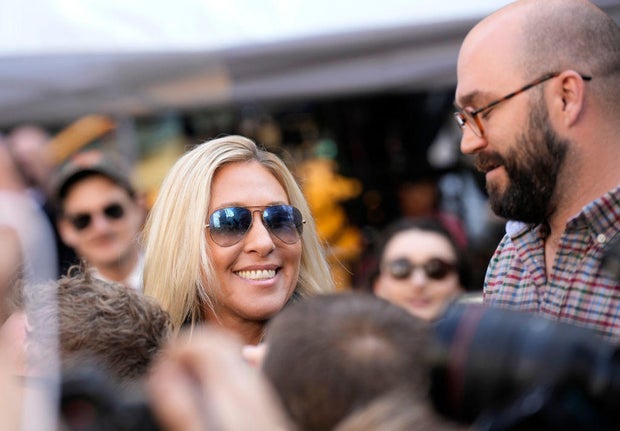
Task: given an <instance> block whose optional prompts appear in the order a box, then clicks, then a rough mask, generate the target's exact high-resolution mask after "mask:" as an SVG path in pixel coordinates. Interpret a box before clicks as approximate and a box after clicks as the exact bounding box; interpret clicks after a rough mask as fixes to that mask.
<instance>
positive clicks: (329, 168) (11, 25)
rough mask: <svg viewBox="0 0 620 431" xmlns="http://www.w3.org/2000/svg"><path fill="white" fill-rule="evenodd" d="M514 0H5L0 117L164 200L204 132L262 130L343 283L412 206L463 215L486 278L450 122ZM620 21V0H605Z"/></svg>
mask: <svg viewBox="0 0 620 431" xmlns="http://www.w3.org/2000/svg"><path fill="white" fill-rule="evenodd" d="M507 3H509V1H506V0H478V1H475V0H472V1H468V2H463V1H452V0H443V1H430V0H383V1H380V2H370V1H359V0H356V1H350V0H347V1H338V2H335V1H324V0H313V1H307V0H289V1H284V0H262V1H254V0H238V1H233V0H229V1H226V2H222V1H211V0H177V1H175V2H163V1H159V0H155V1H153V0H149V1H146V0H133V1H125V0H22V1H19V2H18V1H15V0H0V131H2V133H3V134H6V135H8V134H10V132H11V130H13V129H15V128H16V127H19V126H20V125H24V124H35V125H37V126H39V127H42V128H44V129H45V130H46V131H47V132H48V133H49V135H50V141H49V142H48V144H47V151H48V153H49V154H51V155H52V157H51V158H52V160H53V163H54V164H56V165H60V164H61V163H62V162H63V161H65V160H66V159H67V158H69V157H70V156H71V154H73V153H75V152H77V151H79V150H81V149H84V148H87V147H91V146H95V147H96V146H104V147H113V148H114V149H115V150H116V151H119V152H120V153H121V154H122V155H123V156H124V157H125V158H126V159H127V160H128V161H130V162H131V163H132V164H133V166H134V167H135V177H136V181H137V183H138V185H139V187H140V188H141V189H142V191H144V193H146V196H147V198H148V201H149V202H150V203H152V202H153V201H154V199H155V197H156V195H157V188H158V186H159V183H160V181H161V180H162V178H163V176H164V175H165V173H166V172H167V169H168V168H169V167H170V166H171V164H172V163H174V161H175V160H176V158H177V157H178V156H179V155H180V154H181V153H183V152H184V151H185V150H186V149H188V148H190V147H191V146H192V145H195V144H198V143H200V142H202V141H204V140H206V139H210V138H214V137H217V136H220V135H223V134H233V133H239V134H243V135H246V136H248V137H251V138H253V139H255V140H257V141H258V142H260V143H261V144H263V145H264V146H266V147H267V148H268V149H270V150H272V151H274V152H277V153H278V154H280V155H281V156H282V157H283V158H284V159H285V160H286V161H287V162H288V163H289V164H290V166H291V168H293V169H294V170H295V172H296V173H297V175H298V177H299V178H300V181H301V182H302V185H303V188H304V191H305V192H306V195H307V196H308V199H309V201H310V204H311V206H312V208H313V211H314V215H315V217H316V219H317V222H318V227H319V233H320V234H321V236H322V237H323V239H324V240H325V241H326V243H327V244H329V245H330V253H331V256H332V259H333V263H334V271H335V274H336V275H337V277H338V278H339V282H340V286H342V287H343V288H347V287H350V286H353V285H355V284H356V283H357V282H358V280H359V279H360V278H362V277H363V276H364V270H365V267H366V255H367V254H368V252H369V250H372V245H373V244H374V241H375V239H376V236H377V232H379V231H380V229H381V228H382V227H384V226H385V225H386V224H388V223H389V222H391V221H393V220H395V219H396V218H398V217H401V216H414V215H419V214H427V213H429V212H441V213H443V214H446V215H449V216H451V217H453V218H455V219H456V220H457V221H458V223H459V225H460V227H459V229H461V231H462V232H461V233H462V234H463V241H464V244H465V245H466V246H467V248H468V249H469V250H470V251H471V255H472V258H473V262H474V267H475V268H474V269H475V270H477V274H476V275H477V277H478V278H477V279H478V280H479V283H480V287H481V283H482V281H481V280H482V276H483V272H484V269H485V268H486V262H487V261H488V258H489V256H490V254H491V252H492V250H493V249H494V248H495V246H496V244H497V241H498V240H499V238H500V236H501V234H502V232H503V222H502V220H497V219H496V218H495V217H494V216H493V215H492V214H491V213H490V212H489V210H488V208H487V206H486V197H485V192H484V186H483V179H482V178H480V177H479V176H478V175H477V174H476V173H475V172H474V171H473V169H472V168H471V166H470V165H469V163H468V161H467V160H466V159H464V158H463V157H461V155H460V152H459V132H458V130H456V127H455V126H454V125H453V124H452V123H453V121H452V119H451V113H452V101H453V95H454V87H455V84H456V70H455V69H456V59H457V53H458V48H459V46H460V43H461V41H462V39H463V37H464V35H465V34H466V32H467V31H468V30H469V29H470V28H471V26H472V25H473V24H475V22H477V21H478V20H479V19H480V18H481V17H482V16H484V15H486V14H488V13H489V12H491V11H493V10H495V9H497V8H499V7H501V6H503V5H505V4H507ZM595 3H597V4H598V5H600V6H601V7H602V8H603V9H605V10H606V11H607V12H608V13H609V14H611V15H612V16H614V17H615V18H616V20H617V21H619V22H620V1H618V0H595Z"/></svg>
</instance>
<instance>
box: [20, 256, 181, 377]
mask: <svg viewBox="0 0 620 431" xmlns="http://www.w3.org/2000/svg"><path fill="white" fill-rule="evenodd" d="M71 271H72V274H71V275H70V276H65V277H62V278H61V279H60V280H58V282H55V283H48V284H44V285H41V286H37V289H36V290H35V289H25V290H24V305H25V307H26V314H27V321H28V344H27V353H28V359H29V360H31V359H32V360H33V361H34V365H35V367H36V368H35V373H38V374H40V373H44V372H45V370H44V369H41V365H44V364H45V360H46V359H45V358H52V357H54V355H56V354H58V355H59V358H60V363H61V369H62V371H63V372H71V371H73V369H74V368H76V367H79V366H81V365H92V366H93V367H96V368H97V369H98V370H99V371H100V372H102V373H104V374H105V375H107V376H108V377H109V378H110V379H112V380H114V381H115V382H117V383H118V384H120V385H123V386H131V385H133V384H134V383H138V382H139V381H140V380H141V379H142V378H143V377H144V375H145V374H146V372H147V370H148V367H149V366H150V364H151V362H152V361H153V359H154V358H155V356H156V355H157V353H158V352H159V350H160V349H161V347H162V346H163V344H164V343H165V341H166V340H167V339H168V337H169V336H170V334H171V330H172V327H171V324H170V319H169V317H168V314H167V313H166V312H165V311H163V310H162V308H161V307H160V306H159V304H157V302H156V301H154V300H153V299H152V298H147V297H145V296H143V295H142V294H141V293H139V292H136V291H135V290H133V289H127V288H126V287H124V286H122V285H120V284H117V283H109V282H106V281H103V280H100V279H97V278H95V277H93V276H92V275H91V274H90V273H89V272H88V271H83V272H75V268H73V269H72V270H71ZM56 350H57V352H56ZM31 355H32V356H31Z"/></svg>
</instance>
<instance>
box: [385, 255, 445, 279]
mask: <svg viewBox="0 0 620 431" xmlns="http://www.w3.org/2000/svg"><path fill="white" fill-rule="evenodd" d="M416 268H422V270H423V271H424V274H425V275H426V276H427V277H428V278H430V279H431V280H442V279H444V278H446V277H447V276H448V275H449V274H451V273H453V272H455V271H456V265H455V264H453V263H450V262H447V261H445V260H443V259H439V258H432V259H429V260H428V261H426V262H424V263H423V264H415V263H413V262H411V261H410V260H409V259H405V258H402V259H395V260H393V261H391V262H387V263H385V264H384V265H383V271H386V272H387V273H388V274H390V276H392V277H393V278H395V279H396V280H404V279H406V278H409V276H411V273H412V272H413V271H414V270H415V269H416Z"/></svg>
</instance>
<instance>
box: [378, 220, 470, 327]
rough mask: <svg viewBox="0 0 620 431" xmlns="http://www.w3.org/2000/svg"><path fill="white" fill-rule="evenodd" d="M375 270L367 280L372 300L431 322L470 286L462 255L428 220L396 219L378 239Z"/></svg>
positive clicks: (441, 229)
mask: <svg viewBox="0 0 620 431" xmlns="http://www.w3.org/2000/svg"><path fill="white" fill-rule="evenodd" d="M381 241H382V242H381V244H380V245H379V248H378V254H377V256H378V262H379V263H378V269H377V270H376V271H375V272H374V276H372V277H371V278H370V280H369V288H370V289H371V290H372V291H373V292H374V294H375V295H377V296H379V297H381V298H384V299H386V300H388V301H391V302H393V303H395V304H397V305H399V306H401V307H403V308H405V309H406V310H408V311H409V312H410V313H411V314H413V315H414V316H417V317H419V318H422V319H425V320H434V319H436V318H437V317H438V316H439V315H440V314H441V313H442V311H443V309H444V308H445V306H446V305H447V304H448V303H449V302H450V301H451V300H453V299H454V298H455V297H457V296H459V295H461V294H463V293H465V291H467V290H468V289H469V287H470V286H469V284H470V282H471V273H470V271H471V269H470V267H469V265H468V263H467V260H466V255H465V252H464V250H462V249H461V248H460V247H459V246H458V245H457V243H456V241H455V239H454V238H453V237H452V236H451V235H450V233H449V232H448V231H447V230H446V229H445V228H444V227H443V225H442V224H441V223H440V222H439V221H437V220H435V219H430V218H413V219H411V218H408V219H402V220H399V221H396V222H394V223H393V224H391V225H389V226H388V227H387V228H386V229H385V231H384V232H383V235H382V236H381Z"/></svg>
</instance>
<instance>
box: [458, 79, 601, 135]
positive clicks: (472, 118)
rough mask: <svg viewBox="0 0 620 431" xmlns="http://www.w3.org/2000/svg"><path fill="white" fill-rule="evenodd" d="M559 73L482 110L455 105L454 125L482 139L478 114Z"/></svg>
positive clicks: (482, 130)
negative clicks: (469, 130) (467, 128)
mask: <svg viewBox="0 0 620 431" xmlns="http://www.w3.org/2000/svg"><path fill="white" fill-rule="evenodd" d="M560 73H561V72H553V73H547V74H546V75H543V76H541V77H540V78H538V79H536V80H535V81H532V82H530V83H529V84H527V85H525V86H523V87H521V88H520V89H518V90H517V91H513V92H512V93H509V94H507V95H505V96H504V97H502V98H501V99H497V100H495V101H493V102H491V103H489V104H488V105H486V106H483V107H482V108H478V109H474V110H470V108H467V107H466V108H461V107H459V106H457V105H454V107H455V108H456V109H457V111H456V112H455V113H454V119H455V120H456V123H457V124H458V126H459V128H460V129H461V130H463V129H464V128H465V125H468V126H469V128H470V129H471V131H472V132H474V134H475V135H476V136H479V137H482V136H484V127H482V121H481V120H480V117H478V114H481V113H483V112H485V111H488V110H489V109H491V108H493V107H494V106H497V105H499V104H500V103H502V102H505V101H506V100H508V99H512V98H513V97H515V96H516V95H518V94H521V93H523V92H524V91H527V90H529V89H530V88H532V87H535V86H537V85H538V84H542V83H543V82H545V81H547V80H549V79H551V78H555V77H556V76H559V75H560ZM579 76H581V79H583V80H584V81H591V80H592V77H591V76H587V75H579Z"/></svg>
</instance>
